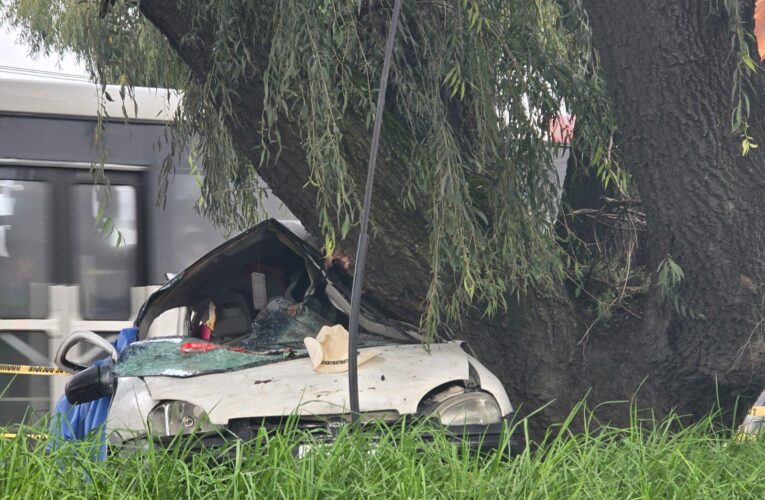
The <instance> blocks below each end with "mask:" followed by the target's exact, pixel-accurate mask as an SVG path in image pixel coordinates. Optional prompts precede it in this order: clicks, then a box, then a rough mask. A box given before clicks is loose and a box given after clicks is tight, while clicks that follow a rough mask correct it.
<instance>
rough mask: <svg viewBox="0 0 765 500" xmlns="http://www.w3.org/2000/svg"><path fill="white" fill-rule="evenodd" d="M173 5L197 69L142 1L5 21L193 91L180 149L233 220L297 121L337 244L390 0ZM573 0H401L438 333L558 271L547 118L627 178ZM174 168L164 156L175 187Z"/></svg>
mask: <svg viewBox="0 0 765 500" xmlns="http://www.w3.org/2000/svg"><path fill="white" fill-rule="evenodd" d="M178 1H179V7H180V9H181V12H183V13H184V15H187V16H188V17H189V19H191V25H192V29H191V30H190V31H189V32H188V33H186V34H185V35H184V37H183V39H182V40H181V42H180V43H181V45H183V46H185V47H193V46H195V44H198V43H204V44H206V45H207V46H210V47H212V51H211V52H210V55H209V58H208V59H205V60H198V61H194V64H196V65H197V66H198V67H196V71H195V73H196V74H195V77H194V78H191V77H190V76H189V71H188V69H187V68H185V66H184V65H183V64H182V63H181V61H180V60H179V59H178V57H177V56H176V55H175V54H174V53H172V51H171V50H170V48H169V46H168V44H167V43H166V41H165V40H163V39H162V37H161V35H160V34H159V33H158V32H157V31H156V30H155V29H154V28H153V27H152V26H151V25H150V24H149V23H148V22H147V21H146V19H144V18H143V17H142V16H141V14H140V12H139V10H138V9H137V8H136V6H135V4H134V3H133V2H131V1H124V0H117V1H116V2H115V3H114V4H113V5H112V6H111V8H110V9H109V10H108V12H107V14H106V16H105V17H103V18H101V17H99V12H98V10H99V9H98V2H78V1H75V0H64V1H56V2H54V1H52V0H12V1H11V2H10V3H9V6H8V7H7V11H6V13H5V14H4V15H5V18H4V22H5V23H7V24H11V25H16V26H18V27H21V28H22V31H23V33H24V36H25V38H27V39H28V40H30V41H32V43H33V46H34V47H36V48H37V49H38V50H40V51H47V50H54V51H62V50H64V49H71V50H73V51H74V52H75V53H76V54H77V55H78V56H79V57H80V58H81V59H82V60H84V61H85V62H86V64H87V66H88V68H89V69H90V70H91V72H92V73H93V76H94V78H95V79H97V80H98V81H99V82H113V83H120V84H123V85H124V89H126V90H125V92H126V94H128V95H129V94H130V88H131V87H132V86H133V85H138V84H147V83H149V84H152V85H158V86H163V87H171V88H177V89H182V90H183V92H184V98H183V104H182V106H181V107H180V109H179V111H178V114H177V116H176V120H175V129H174V134H173V153H174V154H178V152H179V151H182V150H183V148H184V147H190V148H191V151H192V155H193V157H194V158H200V159H203V161H197V162H195V165H196V167H197V168H198V171H199V172H200V173H201V177H202V179H203V180H202V198H201V199H200V202H199V204H198V208H199V209H200V210H201V211H202V212H203V213H204V214H206V215H207V216H209V217H210V218H211V219H212V220H213V221H214V222H216V223H217V224H219V225H223V226H225V227H227V228H231V229H240V228H242V227H245V226H247V225H250V224H252V223H253V222H254V221H256V220H257V219H258V217H259V214H260V200H261V194H262V188H261V187H260V185H259V183H258V176H257V170H258V168H261V167H263V166H265V165H267V164H269V162H272V161H275V162H276V164H277V165H278V159H279V151H280V147H281V136H280V132H279V131H280V127H289V128H291V129H292V130H294V131H296V132H297V133H298V135H299V137H300V139H301V141H302V149H303V151H304V153H305V159H306V161H307V163H308V165H309V167H310V177H309V178H308V179H307V183H308V184H309V185H311V186H313V187H314V188H315V189H316V193H317V200H316V204H317V205H316V209H317V213H318V215H319V222H320V225H321V230H322V231H323V233H324V237H325V241H326V247H327V248H326V249H325V250H326V251H327V252H330V251H331V249H332V247H333V246H334V245H335V241H336V240H337V239H338V238H342V237H344V236H345V235H346V234H347V233H348V231H349V230H350V228H351V227H352V226H354V225H355V224H356V223H357V221H358V216H359V213H360V208H361V207H360V202H361V197H360V191H359V189H360V186H358V185H357V181H356V180H355V179H354V177H353V176H352V169H351V165H352V164H354V165H355V164H358V161H359V154H356V155H354V154H353V152H354V151H355V152H358V151H359V150H365V148H366V146H365V145H364V144H357V143H356V142H355V141H356V140H355V139H354V138H353V133H354V132H355V133H356V135H358V127H359V125H360V124H363V125H364V126H366V127H367V129H371V122H372V117H373V114H374V105H375V102H376V99H375V97H376V92H377V89H376V88H375V85H376V84H377V81H378V76H379V71H380V68H381V66H382V56H383V50H382V49H383V44H384V38H385V35H386V33H387V25H388V22H389V18H390V10H389V6H388V5H387V4H386V3H384V2H377V1H365V0H361V1H350V0H346V1H328V0H327V1H319V0H316V1H309V2H307V1H305V0H281V1H278V2H269V1H265V0H261V1H246V2H245V1H242V0H205V1H193V2H192V1H189V0H178ZM563 4H565V2H558V1H554V0H534V1H528V0H463V1H461V2H447V1H438V2H407V3H406V4H405V6H404V11H403V13H402V19H401V27H400V31H399V35H398V38H397V41H396V46H395V48H394V57H393V63H392V66H391V76H390V89H389V91H390V92H391V93H392V96H391V97H390V98H389V103H390V105H389V109H388V111H389V112H388V113H387V116H386V118H385V120H386V125H385V130H384V133H383V139H384V140H385V136H386V134H391V133H392V131H395V132H396V133H397V134H398V137H397V142H398V143H399V144H400V151H395V152H390V153H388V154H389V155H390V156H391V157H392V158H394V161H406V162H407V167H408V170H409V176H408V178H407V179H402V184H403V185H402V193H403V195H402V196H403V200H402V202H403V203H405V204H406V205H407V206H408V207H410V208H414V209H417V210H419V211H421V212H423V213H424V214H425V216H426V220H427V223H428V227H427V228H426V230H427V231H428V234H429V241H430V248H429V250H430V251H429V257H430V265H431V269H432V274H431V276H432V279H431V282H430V286H429V289H428V293H427V299H426V302H425V304H424V308H423V310H424V315H423V329H424V331H425V333H426V334H432V333H434V332H435V331H436V330H437V329H438V328H439V327H440V325H441V324H442V322H443V321H444V320H445V321H447V322H449V323H453V322H456V321H458V320H459V318H460V316H461V315H462V314H463V313H464V312H465V311H466V309H467V308H468V307H471V306H473V305H478V306H479V307H481V308H482V309H483V311H484V312H486V313H487V314H493V313H495V312H496V311H498V310H503V309H505V308H506V306H507V298H508V297H509V296H510V295H511V294H512V293H521V292H525V291H526V290H527V289H528V288H529V287H534V288H535V289H544V288H545V287H547V286H550V285H551V284H552V283H554V282H555V281H557V280H559V279H560V278H561V276H562V274H561V272H560V271H561V266H560V260H559V258H560V255H559V251H558V249H557V246H556V242H555V236H554V231H553V224H554V221H555V214H556V210H557V207H556V196H555V191H556V186H555V184H554V182H553V181H552V178H551V174H550V164H551V161H552V155H553V153H554V151H553V148H552V147H551V144H550V143H549V141H548V134H547V131H548V129H549V126H550V122H551V120H552V119H553V118H555V117H556V116H559V115H560V114H561V113H564V112H565V113H569V114H573V115H576V117H577V136H576V137H575V138H574V139H575V144H574V146H575V147H577V148H579V149H580V150H582V151H584V152H585V153H586V154H587V155H588V156H589V157H590V158H592V159H593V162H592V164H593V165H594V168H595V169H596V170H597V173H598V175H599V177H600V179H601V180H602V181H603V182H604V183H605V184H609V183H615V184H617V185H619V186H622V187H624V186H626V183H627V177H626V174H625V173H624V171H623V170H621V169H620V168H618V166H617V165H616V163H615V159H614V156H613V147H612V140H611V136H612V133H613V130H614V125H613V119H612V116H611V112H610V108H609V104H608V101H607V100H606V99H605V98H604V96H603V94H604V93H603V82H602V81H601V80H600V79H599V77H598V76H597V75H598V71H597V59H596V58H595V57H594V56H593V54H594V51H593V50H592V47H591V45H590V36H589V28H588V25H587V20H586V15H584V13H583V11H582V10H581V8H580V7H579V6H578V4H577V3H576V2H572V4H571V5H570V7H569V8H565V9H564V7H562V5H563ZM253 85H261V86H262V88H263V102H262V103H261V104H262V106H259V107H258V109H263V113H262V115H261V116H254V117H253V116H250V115H249V112H243V111H242V109H241V106H242V103H241V102H240V99H239V96H240V94H241V91H242V89H243V86H253ZM104 98H107V96H104ZM128 101H129V100H128ZM125 113H129V106H127V109H126V110H125ZM232 130H240V131H241V130H245V131H246V132H247V133H252V134H256V135H257V136H258V137H259V138H260V145H259V147H257V148H256V149H255V150H250V151H241V150H240V149H238V147H237V144H236V143H235V140H234V136H232V134H231V131H232ZM370 135H371V132H370ZM389 138H390V136H389ZM383 154H386V152H385V151H383ZM172 169H173V164H172V162H170V161H168V162H166V164H165V165H164V167H163V179H165V182H164V183H163V185H165V186H166V181H167V179H168V178H169V177H170V176H171V175H172ZM374 217H375V214H374V213H373V214H372V223H373V229H374V225H375V220H374Z"/></svg>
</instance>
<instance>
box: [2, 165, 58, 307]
mask: <svg viewBox="0 0 765 500" xmlns="http://www.w3.org/2000/svg"><path fill="white" fill-rule="evenodd" d="M52 191H53V190H52V189H51V186H50V184H48V183H46V182H32V181H12V180H3V179H0V276H2V277H3V282H2V286H0V318H45V317H47V316H48V283H50V282H51V281H52V278H53V276H52V273H53V266H52V265H51V260H50V257H51V238H52V236H51V233H52V229H53V228H52V227H51V204H52V201H51V199H52V196H53V192H52Z"/></svg>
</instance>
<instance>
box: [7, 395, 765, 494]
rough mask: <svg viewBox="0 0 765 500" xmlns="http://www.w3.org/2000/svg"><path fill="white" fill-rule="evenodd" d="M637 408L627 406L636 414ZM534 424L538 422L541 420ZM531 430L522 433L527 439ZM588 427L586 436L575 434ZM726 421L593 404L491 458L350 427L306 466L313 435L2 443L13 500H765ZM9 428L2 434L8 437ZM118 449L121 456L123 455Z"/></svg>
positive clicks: (747, 446) (414, 431) (762, 450)
mask: <svg viewBox="0 0 765 500" xmlns="http://www.w3.org/2000/svg"><path fill="white" fill-rule="evenodd" d="M625 411H627V410H626V408H625ZM532 418H533V417H532ZM526 424H527V422H526V421H523V422H520V423H519V425H518V426H517V427H516V430H517V431H519V433H520V434H521V435H523V434H524V429H526V427H527V425H526ZM574 424H577V425H579V426H581V427H583V430H582V432H576V433H575V432H574V431H573V430H572V427H573V425H574ZM725 427H726V426H724V425H721V424H720V422H719V421H718V419H717V418H714V417H708V418H707V419H704V420H702V421H701V422H699V423H697V424H694V425H692V426H690V427H684V426H683V425H682V424H681V423H680V421H679V419H677V418H675V417H670V418H667V419H664V420H660V421H657V420H654V419H651V418H647V419H639V418H637V414H636V413H635V418H634V420H633V423H632V425H630V426H629V427H627V428H614V427H609V426H604V425H599V424H598V423H597V419H596V418H595V416H594V415H593V414H592V413H591V412H589V411H586V410H584V409H582V408H580V409H578V410H577V411H575V412H573V413H572V414H571V416H570V417H569V418H568V419H566V420H565V421H564V422H562V423H561V424H560V425H558V426H556V428H555V429H553V430H551V432H550V433H548V435H547V437H546V438H545V439H544V440H543V441H542V442H541V443H538V444H539V446H538V447H537V446H534V445H532V446H529V447H526V448H525V449H523V450H522V452H521V453H520V454H519V455H518V456H516V457H515V458H513V459H507V458H506V457H505V456H503V454H502V453H490V454H488V455H485V456H482V455H478V454H476V453H474V452H470V451H469V450H468V448H467V446H464V445H460V444H452V443H450V442H449V441H448V440H447V439H446V436H445V435H444V433H443V432H439V431H434V430H433V429H432V428H427V427H423V426H416V427H414V428H410V429H407V430H404V429H402V428H401V427H400V426H394V427H392V428H390V427H380V428H378V429H372V430H368V431H360V432H354V431H353V430H352V429H351V428H350V427H346V428H343V429H341V430H340V431H339V433H338V437H337V441H336V442H335V443H334V445H332V446H326V445H325V446H321V445H319V446H317V447H315V448H314V449H313V450H312V451H310V452H308V453H307V454H305V456H303V458H296V457H295V455H294V453H293V452H294V450H295V449H296V447H297V446H298V445H299V444H300V443H304V442H306V440H307V442H309V443H313V444H319V443H318V442H317V441H316V440H315V439H314V438H311V437H309V436H306V435H305V434H304V433H302V432H299V431H296V432H288V433H286V434H277V435H271V436H267V435H266V434H265V433H261V434H259V435H258V436H257V437H256V438H255V439H254V440H252V441H251V442H249V443H242V442H231V443H229V444H227V445H226V446H225V447H224V449H223V450H214V449H213V450H210V449H208V450H204V449H203V450H201V451H198V452H194V453H188V452H185V451H184V450H185V448H186V447H188V446H189V445H192V444H193V440H188V441H184V440H182V441H180V442H178V443H176V445H175V446H173V447H171V448H170V450H169V451H165V450H164V449H161V448H159V447H157V446H149V447H148V448H147V449H143V450H139V451H137V452H135V453H133V454H114V455H112V456H111V457H110V458H109V459H108V460H107V461H106V462H98V461H95V460H93V450H94V448H93V446H92V444H91V443H89V442H84V443H67V444H65V445H64V446H63V447H60V448H58V449H54V450H48V449H47V444H48V443H47V442H46V441H45V440H36V439H35V438H34V437H30V436H29V434H28V432H31V433H37V432H39V431H36V430H35V429H22V430H21V432H20V433H19V435H18V436H17V437H15V438H13V439H0V464H2V467H0V495H2V496H3V497H8V498H40V497H45V498H240V497H247V498H264V497H265V498H275V497H280V498H582V497H587V498H731V497H736V498H738V497H740V498H762V497H763V495H765V483H763V481H762V477H763V475H762V467H763V466H762V464H763V461H765V443H764V442H763V441H757V440H754V441H749V442H744V443H736V442H735V441H734V440H732V439H731V438H730V435H731V431H730V430H726V428H725ZM0 430H1V429H0ZM114 451H117V450H114Z"/></svg>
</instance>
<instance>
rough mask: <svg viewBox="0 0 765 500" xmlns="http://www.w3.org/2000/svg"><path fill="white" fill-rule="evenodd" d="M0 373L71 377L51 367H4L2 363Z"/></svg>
mask: <svg viewBox="0 0 765 500" xmlns="http://www.w3.org/2000/svg"><path fill="white" fill-rule="evenodd" d="M0 373H12V374H19V375H71V373H69V372H65V371H64V370H59V369H58V368H54V367H52V366H30V365H5V364H2V363H0Z"/></svg>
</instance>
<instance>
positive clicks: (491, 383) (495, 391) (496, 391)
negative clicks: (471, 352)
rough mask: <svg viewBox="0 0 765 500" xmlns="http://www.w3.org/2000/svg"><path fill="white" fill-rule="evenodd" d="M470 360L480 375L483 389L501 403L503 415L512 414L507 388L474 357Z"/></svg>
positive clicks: (470, 357)
mask: <svg viewBox="0 0 765 500" xmlns="http://www.w3.org/2000/svg"><path fill="white" fill-rule="evenodd" d="M469 359H470V364H471V365H472V366H473V369H475V371H476V373H478V378H479V379H480V381H481V389H482V390H484V391H486V392H488V393H489V394H491V395H492V396H494V399H496V400H497V403H499V408H500V410H502V415H509V414H510V413H512V411H513V405H512V404H511V403H510V398H509V397H508V396H507V391H505V386H503V385H502V382H500V381H499V379H498V378H497V376H496V375H494V374H493V373H491V372H490V371H489V369H488V368H486V367H485V366H483V364H481V362H480V361H478V360H477V359H475V358H474V357H473V356H469Z"/></svg>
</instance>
